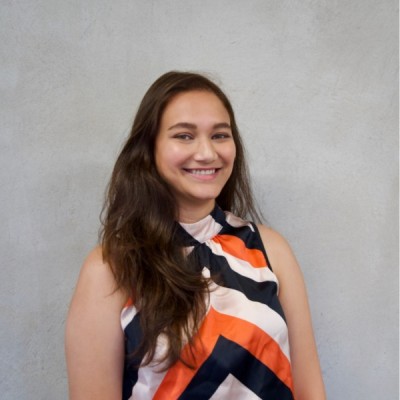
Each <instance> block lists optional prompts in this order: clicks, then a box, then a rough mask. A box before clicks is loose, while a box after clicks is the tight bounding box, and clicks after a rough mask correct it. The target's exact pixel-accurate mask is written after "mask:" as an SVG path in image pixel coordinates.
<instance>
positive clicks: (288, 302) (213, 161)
mask: <svg viewBox="0 0 400 400" xmlns="http://www.w3.org/2000/svg"><path fill="white" fill-rule="evenodd" d="M229 123H230V121H229V115H228V113H227V111H226V110H225V108H224V106H223V105H222V103H221V102H220V100H219V99H218V98H217V97H216V96H215V95H214V94H211V93H208V92H198V91H193V92H187V93H181V94H179V95H177V96H175V97H174V98H173V99H172V100H171V101H170V103H169V104H168V106H167V107H166V109H165V110H164V114H163V116H162V118H161V125H160V130H159V134H158V137H157V139H156V148H155V159H156V166H157V169H158V172H159V173H160V175H161V176H162V177H163V179H164V180H165V181H166V182H168V183H169V184H170V186H171V188H172V189H173V191H174V194H175V197H176V200H177V202H178V205H179V219H180V220H181V221H182V222H189V223H190V222H196V221H198V220H200V219H201V218H203V217H204V216H206V215H208V213H209V212H210V211H211V210H212V209H213V207H214V205H215V198H216V197H217V196H218V194H219V193H220V191H221V190H222V188H223V186H224V185H225V183H226V181H227V180H228V178H229V176H230V174H231V172H232V167H233V163H234V159H235V145H234V142H233V139H232V133H231V130H230V127H229ZM259 230H260V234H261V238H262V240H263V243H264V245H265V248H266V249H267V251H268V255H269V259H270V262H271V265H272V267H273V270H274V273H275V274H276V276H277V278H278V280H279V283H280V291H279V300H280V302H281V305H282V308H283V310H284V313H285V316H286V320H287V324H288V329H289V340H290V349H291V350H290V353H291V362H292V372H293V380H294V390H295V397H296V399H297V400H324V399H325V398H326V396H325V390H324V384H323V380H322V374H321V370H320V366H319V361H318V355H317V350H316V345H315V340H314V335H313V329H312V323H311V314H310V309H309V305H308V300H307V293H306V288H305V284H304V280H303V276H302V273H301V270H300V267H299V265H298V263H297V261H296V258H295V256H294V255H293V252H292V250H291V249H290V246H289V245H288V243H287V242H286V240H285V239H284V238H283V237H282V236H281V235H280V234H278V233H277V232H275V231H274V230H272V229H270V228H267V227H265V226H263V225H260V226H259ZM126 301H127V296H126V295H125V294H123V293H122V292H121V291H119V290H115V281H114V278H113V276H112V273H111V271H110V268H109V266H108V265H107V264H106V263H104V262H103V260H102V254H101V249H100V248H96V249H94V250H93V251H92V252H91V253H90V254H89V256H88V258H87V259H86V261H85V262H84V264H83V267H82V270H81V273H80V276H79V279H78V283H77V286H76V289H75V293H74V295H73V299H72V302H71V306H70V310H69V314H68V318H67V324H66V340H65V347H66V358H67V368H68V378H69V391H70V399H71V400H81V399H82V400H84V399H85V400H86V399H92V398H93V399H94V398H95V399H97V400H103V399H104V400H110V399H120V398H121V395H122V394H121V386H122V373H123V360H124V334H123V331H122V328H121V324H120V312H121V309H122V308H123V306H124V304H125V303H126Z"/></svg>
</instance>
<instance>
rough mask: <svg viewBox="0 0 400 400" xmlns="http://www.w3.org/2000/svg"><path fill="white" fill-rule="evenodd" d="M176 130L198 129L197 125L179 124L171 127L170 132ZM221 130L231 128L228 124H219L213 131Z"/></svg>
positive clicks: (214, 126) (215, 125)
mask: <svg viewBox="0 0 400 400" xmlns="http://www.w3.org/2000/svg"><path fill="white" fill-rule="evenodd" d="M176 128H186V129H197V125H195V124H191V123H190V122H178V123H177V124H175V125H172V126H170V127H169V128H168V130H172V129H176ZM220 128H227V129H231V126H230V125H229V124H228V123H227V122H219V123H217V124H214V125H213V129H220Z"/></svg>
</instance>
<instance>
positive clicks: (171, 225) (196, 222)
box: [66, 72, 325, 400]
mask: <svg viewBox="0 0 400 400" xmlns="http://www.w3.org/2000/svg"><path fill="white" fill-rule="evenodd" d="M247 218H252V219H255V220H256V221H259V218H258V215H257V212H256V210H255V208H254V206H253V199H252V195H251V190H250V184H249V179H248V176H247V168H246V163H245V160H244V151H243V146H242V142H241V139H240V136H239V131H238V129H237V126H236V122H235V116H234V113H233V110H232V107H231V105H230V102H229V100H228V99H227V97H226V96H225V94H224V93H223V92H222V91H221V89H220V88H219V87H218V86H216V85H215V84H214V83H213V82H211V81H210V80H209V79H207V78H205V77H204V76H201V75H198V74H193V73H185V72H169V73H167V74H165V75H163V76H161V77H160V78H159V79H158V80H157V81H156V82H154V84H153V85H152V86H151V87H150V88H149V90H148V91H147V93H146V94H145V96H144V98H143V100H142V102H141V105H140V107H139V110H138V112H137V115H136V118H135V121H134V124H133V127H132V131H131V134H130V136H129V138H128V140H127V142H126V144H125V146H124V148H123V149H122V152H121V154H120V155H119V157H118V159H117V162H116V165H115V167H114V171H113V175H112V178H111V181H110V185H109V190H108V195H107V199H106V203H105V206H104V216H103V224H104V226H103V231H102V237H101V247H99V248H97V249H95V250H93V252H92V253H91V254H90V255H89V256H88V258H87V260H86V262H85V263H84V265H83V267H82V270H81V274H80V277H79V280H78V284H77V287H76V291H75V294H74V296H73V299H72V303H71V307H70V311H69V315H68V321H67V331H66V355H67V365H68V375H69V387H70V398H71V399H91V398H95V399H107V400H108V399H121V398H122V399H136V400H138V399H139V400H141V399H178V398H179V399H192V398H201V399H209V398H213V399H224V398H233V399H244V400H246V399H249V400H250V399H256V398H261V399H269V400H274V399H275V400H278V399H279V400H284V399H293V398H294V397H295V398H296V399H299V400H302V399H307V400H317V399H318V400H322V399H324V398H325V394H324V386H323V381H322V377H321V371H320V367H319V362H318V356H317V351H316V346H315V341H314V337H313V332H312V324H311V317H310V311H309V307H308V302H307V294H306V290H305V286H304V282H303V278H302V274H301V271H300V268H299V266H298V264H297V262H296V259H295V257H294V255H293V253H292V252H291V250H290V247H289V246H288V244H287V243H286V241H285V240H284V239H283V238H282V237H281V236H280V235H279V234H278V233H276V232H274V231H273V230H271V229H269V228H266V227H265V226H263V225H256V224H255V223H253V222H250V221H249V220H247ZM267 254H268V255H267Z"/></svg>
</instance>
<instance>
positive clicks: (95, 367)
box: [65, 248, 126, 400]
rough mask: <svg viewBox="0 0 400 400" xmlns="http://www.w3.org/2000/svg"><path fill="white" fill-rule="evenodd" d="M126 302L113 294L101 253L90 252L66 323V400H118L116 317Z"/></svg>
mask: <svg viewBox="0 0 400 400" xmlns="http://www.w3.org/2000/svg"><path fill="white" fill-rule="evenodd" d="M125 301H126V297H125V296H123V295H122V293H121V292H120V291H115V281H114V278H113V275H112V273H111V270H110V268H109V266H108V265H107V264H105V263H104V262H103V259H102V254H101V249H100V248H97V249H95V250H93V251H92V252H91V253H90V254H89V256H88V258H87V259H86V261H85V263H84V264H83V267H82V270H81V273H80V275H79V279H78V283H77V286H76V289H75V293H74V295H73V298H72V302H71V305H70V310H69V313H68V318H67V323H66V333H65V352H66V359H67V370H68V381H69V395H70V399H71V400H81V399H82V400H83V399H97V400H101V399H107V400H111V399H121V397H122V394H121V393H122V373H123V362H124V335H123V331H122V328H121V325H120V312H121V309H122V307H123V305H124V303H125Z"/></svg>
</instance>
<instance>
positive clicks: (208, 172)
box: [185, 168, 219, 175]
mask: <svg viewBox="0 0 400 400" xmlns="http://www.w3.org/2000/svg"><path fill="white" fill-rule="evenodd" d="M218 169H219V168H218ZM218 169H216V168H213V169H186V168H185V171H187V172H189V173H191V174H194V175H213V174H215V173H216V172H217V170H218Z"/></svg>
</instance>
